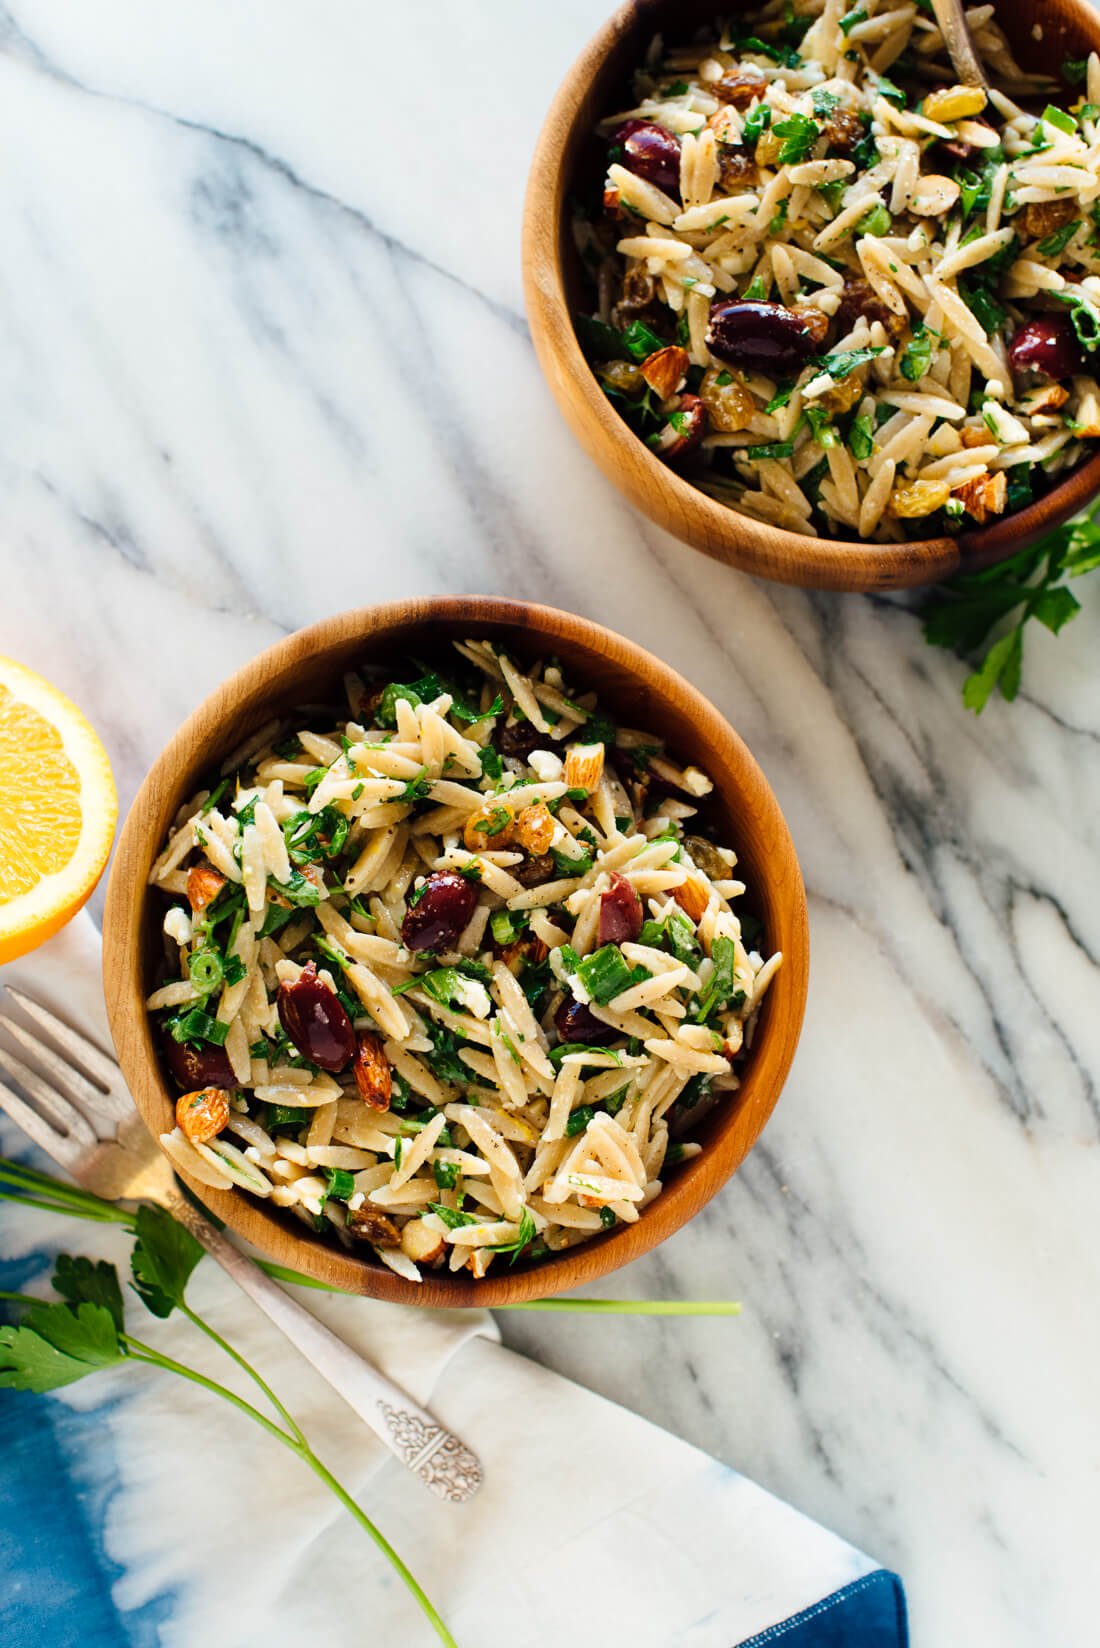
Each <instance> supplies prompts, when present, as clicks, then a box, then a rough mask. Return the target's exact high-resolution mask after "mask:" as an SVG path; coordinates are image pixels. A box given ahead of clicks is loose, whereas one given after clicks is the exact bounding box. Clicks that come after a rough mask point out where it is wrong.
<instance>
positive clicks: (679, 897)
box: [672, 874, 710, 922]
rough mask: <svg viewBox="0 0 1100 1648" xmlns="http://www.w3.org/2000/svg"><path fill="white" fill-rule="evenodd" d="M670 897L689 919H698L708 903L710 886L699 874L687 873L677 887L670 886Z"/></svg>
mask: <svg viewBox="0 0 1100 1648" xmlns="http://www.w3.org/2000/svg"><path fill="white" fill-rule="evenodd" d="M672 897H673V898H674V899H675V900H676V902H677V904H678V905H679V906H680V908H681V910H682V911H683V912H684V914H685V915H686V916H687V917H688V918H689V919H690V920H691V921H695V922H697V921H699V919H700V917H701V916H702V914H703V911H704V910H705V909H706V907H707V905H708V904H709V903H710V888H709V887H708V886H707V884H706V882H705V881H704V880H703V878H702V876H700V875H692V874H689V875H688V876H687V878H686V879H685V880H684V881H682V882H681V883H680V885H679V887H673V888H672Z"/></svg>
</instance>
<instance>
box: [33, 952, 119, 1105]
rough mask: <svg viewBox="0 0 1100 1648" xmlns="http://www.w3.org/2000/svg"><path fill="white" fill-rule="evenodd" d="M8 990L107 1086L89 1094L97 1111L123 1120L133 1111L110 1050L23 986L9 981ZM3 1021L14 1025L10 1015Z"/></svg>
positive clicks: (70, 1058) (45, 1028) (67, 1075)
mask: <svg viewBox="0 0 1100 1648" xmlns="http://www.w3.org/2000/svg"><path fill="white" fill-rule="evenodd" d="M7 991H8V994H9V996H11V998H12V1000H13V1001H15V1002H17V1003H18V1005H19V1007H20V1009H21V1010H22V1011H23V1012H24V1013H26V1015H27V1017H28V1018H30V1019H33V1020H34V1021H35V1023H36V1024H40V1025H41V1026H42V1028H43V1030H45V1031H46V1032H47V1034H48V1035H50V1036H51V1037H52V1038H53V1040H54V1041H55V1042H56V1043H57V1045H58V1047H60V1048H61V1049H62V1051H63V1052H64V1053H65V1054H66V1055H67V1056H68V1059H69V1060H70V1061H72V1060H74V1059H75V1060H76V1061H77V1063H78V1064H80V1065H83V1067H84V1069H85V1070H87V1071H88V1072H89V1074H90V1075H92V1076H93V1077H94V1078H95V1080H96V1082H98V1083H99V1084H100V1086H101V1087H105V1088H106V1089H107V1092H106V1093H100V1092H96V1093H95V1095H94V1098H93V1097H92V1096H89V1104H94V1106H95V1108H96V1110H97V1111H98V1113H99V1114H100V1115H103V1114H108V1115H110V1116H112V1117H113V1118H114V1120H115V1121H118V1122H124V1121H126V1120H127V1119H128V1118H129V1117H130V1116H132V1115H133V1112H134V1101H133V1099H132V1098H131V1097H130V1095H129V1093H128V1092H126V1091H125V1089H124V1088H123V1085H122V1072H121V1071H120V1070H119V1068H118V1065H117V1064H116V1063H115V1061H114V1059H112V1058H111V1057H110V1055H109V1054H107V1053H104V1051H103V1049H102V1048H101V1047H99V1046H98V1045H97V1044H96V1043H95V1042H94V1041H89V1039H88V1037H87V1036H85V1035H84V1034H83V1033H82V1032H81V1031H79V1030H74V1028H73V1026H72V1025H71V1024H68V1023H66V1021H65V1020H64V1019H59V1018H58V1016H57V1014H56V1013H52V1012H51V1011H50V1009H49V1008H48V1007H44V1006H43V1005H42V1003H41V1002H40V1001H36V1000H35V998H34V997H33V996H28V995H27V994H26V993H25V992H24V991H23V990H17V989H16V988H15V986H14V985H12V984H9V985H8V986H7ZM5 1022H6V1023H7V1024H8V1025H9V1027H10V1028H12V1029H14V1027H15V1021H14V1020H13V1019H7V1020H5ZM26 1045H28V1044H27V1043H26V1041H24V1046H26ZM41 1046H42V1044H41V1043H40V1042H37V1043H35V1049H36V1050H39V1049H41ZM51 1051H52V1049H51ZM63 1079H65V1080H66V1081H68V1080H69V1079H70V1072H69V1070H66V1072H65V1076H64V1078H63Z"/></svg>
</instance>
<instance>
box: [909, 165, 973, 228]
mask: <svg viewBox="0 0 1100 1648" xmlns="http://www.w3.org/2000/svg"><path fill="white" fill-rule="evenodd" d="M961 193H962V190H961V189H960V188H959V185H958V184H957V183H956V182H955V179H954V178H953V177H941V176H940V174H939V173H938V172H931V173H929V174H928V175H927V176H926V177H918V179H917V182H916V187H915V188H914V190H913V193H912V195H911V196H910V198H909V210H910V211H911V212H914V213H915V214H916V216H917V217H946V216H947V214H948V212H949V211H950V210H951V208H952V206H954V204H955V202H956V201H957V200H958V198H959V196H960V194H961Z"/></svg>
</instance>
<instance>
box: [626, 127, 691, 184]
mask: <svg viewBox="0 0 1100 1648" xmlns="http://www.w3.org/2000/svg"><path fill="white" fill-rule="evenodd" d="M611 144H612V147H613V148H614V147H616V146H617V147H618V148H619V149H621V150H622V155H621V157H620V160H619V164H620V165H621V166H625V167H626V169H627V171H628V172H633V173H634V175H635V177H644V178H645V180H646V182H647V183H655V184H656V185H657V187H658V189H664V190H665V192H666V193H674V194H679V192H680V139H679V138H678V137H674V136H673V135H672V133H671V132H666V131H665V128H664V127H663V126H657V125H655V124H654V122H653V121H652V120H626V121H624V122H623V124H622V125H621V126H620V127H619V129H618V131H617V132H616V133H615V135H614V137H613V138H612V139H611Z"/></svg>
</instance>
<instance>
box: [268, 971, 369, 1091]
mask: <svg viewBox="0 0 1100 1648" xmlns="http://www.w3.org/2000/svg"><path fill="white" fill-rule="evenodd" d="M275 1005H276V1007H277V1008H278V1010H279V1023H280V1024H281V1025H282V1027H283V1029H284V1030H285V1031H286V1033H287V1035H288V1036H289V1037H290V1039H291V1041H292V1042H293V1043H294V1045H295V1047H296V1048H297V1049H298V1051H299V1053H301V1055H302V1057H303V1058H305V1059H308V1060H309V1062H310V1063H311V1064H316V1065H319V1066H320V1067H321V1069H322V1070H343V1069H344V1067H345V1066H346V1065H348V1064H350V1063H351V1061H352V1059H353V1058H354V1057H355V1030H354V1027H353V1026H352V1022H351V1020H350V1019H349V1018H348V1015H347V1011H346V1010H345V1008H344V1005H343V1003H342V1002H341V1001H340V999H339V997H338V996H337V995H336V993H335V991H333V990H330V989H329V987H328V985H327V984H324V983H322V981H321V980H320V979H319V978H318V976H317V966H316V963H315V962H312V961H308V962H307V963H306V965H305V966H304V967H303V968H302V971H301V972H300V973H299V974H298V977H297V978H296V979H295V980H294V983H293V984H281V985H280V986H279V994H278V996H277V997H276V999H275Z"/></svg>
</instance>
